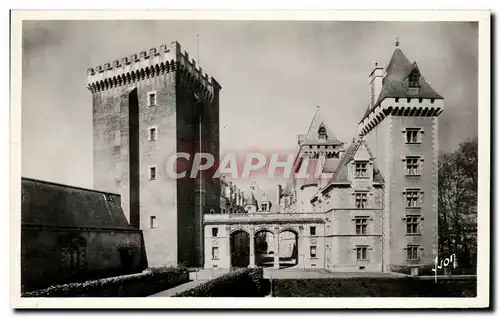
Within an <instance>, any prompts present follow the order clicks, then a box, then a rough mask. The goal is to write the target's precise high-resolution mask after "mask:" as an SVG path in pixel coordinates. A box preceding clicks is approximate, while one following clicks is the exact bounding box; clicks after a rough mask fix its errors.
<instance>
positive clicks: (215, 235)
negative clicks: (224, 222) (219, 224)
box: [212, 227, 219, 237]
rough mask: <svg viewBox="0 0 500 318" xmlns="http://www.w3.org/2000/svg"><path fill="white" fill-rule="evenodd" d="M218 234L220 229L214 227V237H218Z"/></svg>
mask: <svg viewBox="0 0 500 318" xmlns="http://www.w3.org/2000/svg"><path fill="white" fill-rule="evenodd" d="M218 234H219V229H218V228H216V227H213V228H212V237H217V235H218Z"/></svg>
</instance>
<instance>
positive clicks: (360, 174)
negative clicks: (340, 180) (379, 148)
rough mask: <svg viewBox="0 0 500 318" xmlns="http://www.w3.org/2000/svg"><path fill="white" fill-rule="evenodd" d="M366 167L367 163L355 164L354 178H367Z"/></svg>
mask: <svg viewBox="0 0 500 318" xmlns="http://www.w3.org/2000/svg"><path fill="white" fill-rule="evenodd" d="M367 165H368V163H367V162H356V178H366V177H368V168H367Z"/></svg>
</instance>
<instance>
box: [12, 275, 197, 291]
mask: <svg viewBox="0 0 500 318" xmlns="http://www.w3.org/2000/svg"><path fill="white" fill-rule="evenodd" d="M187 281H189V273H188V271H187V270H186V269H177V268H148V269H146V270H144V271H143V272H142V273H137V274H131V275H123V276H115V277H109V278H103V279H97V280H90V281H86V282H83V283H70V284H64V285H55V286H51V287H48V288H45V289H40V290H35V291H32V292H27V293H24V294H22V297H144V296H149V295H152V294H154V293H157V292H160V291H162V290H165V289H169V288H172V287H174V286H177V285H180V284H183V283H185V282H187Z"/></svg>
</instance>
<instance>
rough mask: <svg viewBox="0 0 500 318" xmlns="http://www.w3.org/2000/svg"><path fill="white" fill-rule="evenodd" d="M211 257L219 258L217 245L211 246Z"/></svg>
mask: <svg viewBox="0 0 500 318" xmlns="http://www.w3.org/2000/svg"><path fill="white" fill-rule="evenodd" d="M212 259H219V247H217V246H212Z"/></svg>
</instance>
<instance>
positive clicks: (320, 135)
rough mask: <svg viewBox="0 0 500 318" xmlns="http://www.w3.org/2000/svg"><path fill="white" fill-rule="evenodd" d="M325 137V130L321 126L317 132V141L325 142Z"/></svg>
mask: <svg viewBox="0 0 500 318" xmlns="http://www.w3.org/2000/svg"><path fill="white" fill-rule="evenodd" d="M326 138H327V136H326V129H325V127H323V126H321V127H319V130H318V139H320V140H326Z"/></svg>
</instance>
